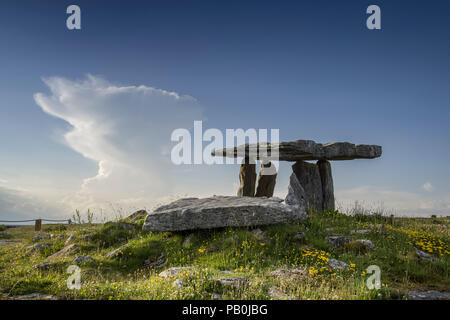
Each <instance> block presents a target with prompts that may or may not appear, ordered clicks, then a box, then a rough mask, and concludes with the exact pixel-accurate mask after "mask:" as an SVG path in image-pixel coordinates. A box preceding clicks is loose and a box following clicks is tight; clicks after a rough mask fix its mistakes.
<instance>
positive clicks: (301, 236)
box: [293, 232, 306, 240]
mask: <svg viewBox="0 0 450 320" xmlns="http://www.w3.org/2000/svg"><path fill="white" fill-rule="evenodd" d="M293 239H294V240H305V239H306V233H304V232H297V233H296V234H295V235H294V237H293Z"/></svg>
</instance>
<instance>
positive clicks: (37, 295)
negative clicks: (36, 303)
mask: <svg viewBox="0 0 450 320" xmlns="http://www.w3.org/2000/svg"><path fill="white" fill-rule="evenodd" d="M4 297H5V298H6V299H10V300H58V298H57V297H55V296H53V295H50V294H43V293H31V294H26V295H21V296H7V295H6V296H4Z"/></svg>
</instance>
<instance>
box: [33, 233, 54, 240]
mask: <svg viewBox="0 0 450 320" xmlns="http://www.w3.org/2000/svg"><path fill="white" fill-rule="evenodd" d="M51 237H52V235H51V234H48V233H38V234H37V235H35V236H34V238H33V241H34V242H37V241H41V240H44V239H50V238H51Z"/></svg>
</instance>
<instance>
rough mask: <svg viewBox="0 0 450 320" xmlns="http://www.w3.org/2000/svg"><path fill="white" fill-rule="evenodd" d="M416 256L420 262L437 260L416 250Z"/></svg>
mask: <svg viewBox="0 0 450 320" xmlns="http://www.w3.org/2000/svg"><path fill="white" fill-rule="evenodd" d="M416 254H417V256H418V257H419V259H420V260H429V261H432V262H434V261H436V260H437V259H436V258H435V257H433V256H432V255H431V254H429V253H426V252H424V251H422V250H419V249H417V248H416Z"/></svg>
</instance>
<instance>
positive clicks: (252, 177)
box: [237, 159, 256, 197]
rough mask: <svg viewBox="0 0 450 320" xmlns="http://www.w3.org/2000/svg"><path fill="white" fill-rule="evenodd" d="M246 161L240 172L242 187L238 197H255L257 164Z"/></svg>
mask: <svg viewBox="0 0 450 320" xmlns="http://www.w3.org/2000/svg"><path fill="white" fill-rule="evenodd" d="M250 162H251V161H249V159H244V160H243V162H242V164H241V168H240V170H239V180H240V184H241V185H240V187H239V190H238V192H237V196H238V197H254V196H255V184H256V164H255V163H250Z"/></svg>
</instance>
